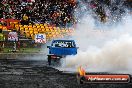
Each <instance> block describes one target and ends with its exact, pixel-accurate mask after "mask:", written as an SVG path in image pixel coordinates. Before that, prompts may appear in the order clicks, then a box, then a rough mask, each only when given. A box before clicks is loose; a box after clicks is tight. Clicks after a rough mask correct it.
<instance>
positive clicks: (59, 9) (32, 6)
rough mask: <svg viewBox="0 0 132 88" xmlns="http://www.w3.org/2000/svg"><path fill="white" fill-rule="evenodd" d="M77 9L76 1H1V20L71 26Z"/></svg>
mask: <svg viewBox="0 0 132 88" xmlns="http://www.w3.org/2000/svg"><path fill="white" fill-rule="evenodd" d="M75 7H76V4H75V2H74V0H1V3H0V18H4V19H8V18H13V19H19V20H26V21H30V22H37V23H41V22H43V23H51V24H55V25H56V26H70V25H71V24H72V23H74V17H73V14H74V11H73V10H74V8H75ZM25 18H26V19H25Z"/></svg>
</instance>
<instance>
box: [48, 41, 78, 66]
mask: <svg viewBox="0 0 132 88" xmlns="http://www.w3.org/2000/svg"><path fill="white" fill-rule="evenodd" d="M47 48H49V54H48V63H49V65H51V61H60V59H61V58H64V57H66V56H67V55H76V54H77V49H78V47H76V44H75V41H74V40H53V41H52V43H51V46H47Z"/></svg>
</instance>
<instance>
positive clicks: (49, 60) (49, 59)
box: [48, 56, 51, 65]
mask: <svg viewBox="0 0 132 88" xmlns="http://www.w3.org/2000/svg"><path fill="white" fill-rule="evenodd" d="M48 64H49V65H51V56H48Z"/></svg>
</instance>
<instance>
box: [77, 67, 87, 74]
mask: <svg viewBox="0 0 132 88" xmlns="http://www.w3.org/2000/svg"><path fill="white" fill-rule="evenodd" d="M78 72H79V75H80V76H85V75H86V72H85V70H84V69H83V68H82V67H81V66H80V67H79V68H78Z"/></svg>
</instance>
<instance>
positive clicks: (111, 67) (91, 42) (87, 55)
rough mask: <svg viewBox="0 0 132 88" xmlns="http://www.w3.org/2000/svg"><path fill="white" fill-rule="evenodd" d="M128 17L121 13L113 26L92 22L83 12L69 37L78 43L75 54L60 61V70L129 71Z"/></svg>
mask: <svg viewBox="0 0 132 88" xmlns="http://www.w3.org/2000/svg"><path fill="white" fill-rule="evenodd" d="M131 23H132V18H131V16H128V15H127V16H124V17H123V20H122V22H120V23H118V25H116V26H113V27H111V26H108V25H105V26H103V25H101V24H100V25H99V26H97V25H95V20H94V19H93V18H92V17H91V16H89V15H88V14H87V15H85V16H84V17H83V18H82V19H81V21H80V23H78V24H77V28H76V31H75V34H74V36H73V37H72V39H75V41H76V43H77V45H78V46H79V50H78V54H77V55H76V56H68V57H67V58H65V60H64V61H63V65H62V68H59V69H60V70H64V71H76V70H77V67H78V66H83V67H84V68H85V69H86V70H87V71H92V72H102V71H103V72H121V73H124V72H126V73H129V72H131V73H132V64H131V63H132V30H131V28H132V25H131Z"/></svg>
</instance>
